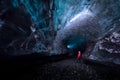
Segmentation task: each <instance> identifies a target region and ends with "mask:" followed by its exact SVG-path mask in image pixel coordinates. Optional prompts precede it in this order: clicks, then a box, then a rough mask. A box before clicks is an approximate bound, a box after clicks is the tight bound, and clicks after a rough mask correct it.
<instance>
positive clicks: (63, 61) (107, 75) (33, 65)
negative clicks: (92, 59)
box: [0, 55, 120, 80]
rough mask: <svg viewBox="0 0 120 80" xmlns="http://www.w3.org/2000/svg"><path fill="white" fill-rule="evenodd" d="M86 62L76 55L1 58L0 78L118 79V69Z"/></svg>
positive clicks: (52, 79) (20, 79) (119, 78)
mask: <svg viewBox="0 0 120 80" xmlns="http://www.w3.org/2000/svg"><path fill="white" fill-rule="evenodd" d="M2 58H3V57H2ZM88 63H89V62H88ZM88 63H86V61H84V60H82V59H81V60H80V61H78V60H77V58H76V56H74V57H64V58H63V57H62V56H59V57H42V58H39V57H38V56H37V55H32V56H29V57H28V56H22V57H21V56H20V57H15V58H14V59H13V58H9V59H4V60H3V59H1V65H0V73H1V77H0V80H8V79H9V80H120V76H119V71H120V70H117V69H116V68H114V67H108V66H104V65H99V64H95V63H90V64H88Z"/></svg>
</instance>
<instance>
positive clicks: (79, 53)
mask: <svg viewBox="0 0 120 80" xmlns="http://www.w3.org/2000/svg"><path fill="white" fill-rule="evenodd" d="M81 57H82V54H81V52H80V51H78V54H77V61H78V62H79V61H80V59H81Z"/></svg>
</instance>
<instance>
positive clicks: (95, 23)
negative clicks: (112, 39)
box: [0, 0, 120, 55]
mask: <svg viewBox="0 0 120 80" xmlns="http://www.w3.org/2000/svg"><path fill="white" fill-rule="evenodd" d="M113 3H114V4H113ZM119 6H120V5H119V0H116V1H113V0H109V1H105V0H101V1H98V0H74V1H73V0H10V1H7V0H1V1H0V51H1V53H0V55H24V54H31V53H38V54H40V55H59V54H66V53H72V54H74V53H76V52H77V51H79V50H81V51H82V52H86V50H87V48H88V47H89V44H90V43H96V42H97V41H99V39H101V38H103V37H104V36H105V35H107V34H109V33H112V32H113V31H116V30H117V29H119V21H120V20H119V17H120V15H119V11H120V9H119Z"/></svg>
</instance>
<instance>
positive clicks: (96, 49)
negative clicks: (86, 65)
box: [84, 28, 120, 66]
mask: <svg viewBox="0 0 120 80" xmlns="http://www.w3.org/2000/svg"><path fill="white" fill-rule="evenodd" d="M86 53H87V54H85V55H84V58H86V59H88V60H92V61H95V62H98V63H99V62H100V63H102V64H105V65H109V66H112V65H113V64H117V65H120V29H119V28H118V29H117V30H114V31H111V32H109V33H107V34H106V35H105V36H104V37H102V38H100V39H99V40H98V41H97V42H96V43H95V46H94V44H93V45H91V46H90V47H89V48H88V49H87V51H86Z"/></svg>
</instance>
